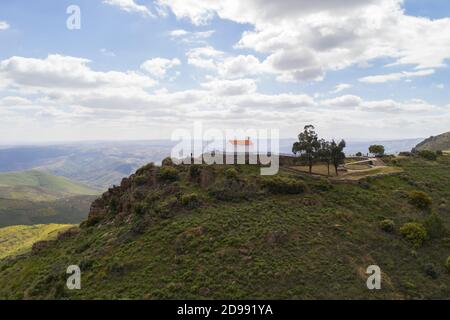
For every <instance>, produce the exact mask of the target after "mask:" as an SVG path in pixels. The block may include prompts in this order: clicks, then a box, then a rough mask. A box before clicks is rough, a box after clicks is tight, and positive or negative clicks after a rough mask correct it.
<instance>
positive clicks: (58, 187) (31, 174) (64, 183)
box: [0, 170, 100, 201]
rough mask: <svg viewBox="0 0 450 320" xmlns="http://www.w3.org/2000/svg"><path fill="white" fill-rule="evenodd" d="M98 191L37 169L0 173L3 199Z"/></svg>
mask: <svg viewBox="0 0 450 320" xmlns="http://www.w3.org/2000/svg"><path fill="white" fill-rule="evenodd" d="M99 193H100V190H98V189H94V188H91V187H88V186H84V185H82V184H80V183H77V182H73V181H70V180H69V179H67V178H64V177H58V176H54V175H52V174H50V173H47V172H41V171H37V170H31V171H24V172H14V173H1V174H0V198H3V199H15V200H30V201H52V200H58V199H61V198H66V197H71V196H79V195H97V194H99Z"/></svg>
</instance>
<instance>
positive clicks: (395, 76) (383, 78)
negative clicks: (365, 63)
mask: <svg viewBox="0 0 450 320" xmlns="http://www.w3.org/2000/svg"><path fill="white" fill-rule="evenodd" d="M434 72H435V71H434V70H433V69H427V70H419V71H414V72H407V71H404V72H397V73H389V74H382V75H376V76H369V77H364V78H361V79H359V81H361V82H365V83H385V82H389V81H399V80H403V79H407V80H411V78H416V77H426V76H430V75H432V74H434Z"/></svg>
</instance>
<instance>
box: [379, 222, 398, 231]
mask: <svg viewBox="0 0 450 320" xmlns="http://www.w3.org/2000/svg"><path fill="white" fill-rule="evenodd" d="M380 228H381V230H383V231H385V232H388V233H392V232H394V229H395V223H394V221H392V220H390V219H386V220H383V221H381V222H380Z"/></svg>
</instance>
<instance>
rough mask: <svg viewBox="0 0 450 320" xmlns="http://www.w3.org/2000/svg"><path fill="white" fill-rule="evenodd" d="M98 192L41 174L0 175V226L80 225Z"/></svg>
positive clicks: (33, 172) (37, 172)
mask: <svg viewBox="0 0 450 320" xmlns="http://www.w3.org/2000/svg"><path fill="white" fill-rule="evenodd" d="M99 193H100V191H99V190H98V189H93V188H91V187H87V186H84V185H82V184H80V183H77V182H73V181H70V180H69V179H67V178H64V177H58V176H54V175H51V174H50V173H46V172H40V171H36V170H33V171H25V172H13V173H2V174H0V227H6V226H12V225H32V224H46V223H71V224H72V223H80V222H81V221H82V220H83V219H84V218H85V217H86V216H87V213H88V211H89V207H90V204H91V202H92V201H93V200H94V199H95V198H96V196H97V195H98V194H99Z"/></svg>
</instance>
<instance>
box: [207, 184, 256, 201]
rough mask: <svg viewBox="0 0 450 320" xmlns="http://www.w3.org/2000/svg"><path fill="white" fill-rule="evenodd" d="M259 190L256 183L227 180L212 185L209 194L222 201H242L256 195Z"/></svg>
mask: <svg viewBox="0 0 450 320" xmlns="http://www.w3.org/2000/svg"><path fill="white" fill-rule="evenodd" d="M258 190H259V189H258V187H257V186H256V185H255V184H250V183H244V182H243V181H237V180H226V181H223V182H218V183H216V184H215V185H214V186H212V188H211V189H210V190H209V194H210V195H211V196H212V197H214V198H215V199H217V200H220V201H241V200H248V199H250V198H253V197H255V196H256V195H257V193H258Z"/></svg>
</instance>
